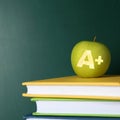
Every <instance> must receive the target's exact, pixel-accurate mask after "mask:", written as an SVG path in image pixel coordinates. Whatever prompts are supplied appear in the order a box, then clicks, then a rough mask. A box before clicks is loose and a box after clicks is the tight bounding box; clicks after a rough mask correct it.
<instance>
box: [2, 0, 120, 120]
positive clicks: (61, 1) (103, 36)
mask: <svg viewBox="0 0 120 120" xmlns="http://www.w3.org/2000/svg"><path fill="white" fill-rule="evenodd" d="M94 35H96V36H97V40H98V41H100V42H103V43H104V44H106V45H107V46H108V47H109V48H110V50H111V54H112V62H111V66H110V69H109V70H108V72H107V74H120V68H119V66H120V62H119V61H120V54H119V51H120V0H109V1H107V0H0V120H8V119H9V120H21V119H22V117H23V115H25V114H28V113H31V112H33V111H34V110H35V107H34V104H33V103H31V102H30V100H29V99H28V98H23V97H22V96H21V94H22V93H23V92H24V91H25V90H26V89H25V88H24V87H23V86H22V85H21V83H22V82H23V81H28V80H34V79H44V78H51V77H61V76H67V75H73V74H74V72H73V70H72V68H71V63H70V54H71V49H72V47H73V46H74V45H75V44H76V43H77V42H78V41H80V40H84V39H90V40H92V39H93V36H94Z"/></svg>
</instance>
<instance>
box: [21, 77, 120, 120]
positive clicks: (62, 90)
mask: <svg viewBox="0 0 120 120" xmlns="http://www.w3.org/2000/svg"><path fill="white" fill-rule="evenodd" d="M22 85H23V86H26V88H27V91H26V93H23V94H22V95H23V96H24V97H28V98H30V100H31V101H32V102H35V104H36V111H33V113H32V114H31V115H26V116H24V119H25V120H69V119H70V120H78V119H80V120H88V119H89V120H94V119H95V120H99V119H103V120H115V119H116V120H117V119H120V76H104V77H99V78H80V77H78V76H67V77H60V78H51V79H44V80H33V81H27V82H23V83H22Z"/></svg>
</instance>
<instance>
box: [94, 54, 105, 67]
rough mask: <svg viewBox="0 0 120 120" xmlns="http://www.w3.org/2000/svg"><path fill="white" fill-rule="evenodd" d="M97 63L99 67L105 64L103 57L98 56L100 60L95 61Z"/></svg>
mask: <svg viewBox="0 0 120 120" xmlns="http://www.w3.org/2000/svg"><path fill="white" fill-rule="evenodd" d="M95 62H97V63H98V65H100V64H101V63H103V59H102V57H101V56H98V58H97V59H95Z"/></svg>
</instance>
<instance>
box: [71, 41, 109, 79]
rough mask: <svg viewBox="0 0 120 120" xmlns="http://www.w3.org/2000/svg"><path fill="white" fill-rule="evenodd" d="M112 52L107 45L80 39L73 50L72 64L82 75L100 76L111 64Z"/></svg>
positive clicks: (75, 70)
mask: <svg viewBox="0 0 120 120" xmlns="http://www.w3.org/2000/svg"><path fill="white" fill-rule="evenodd" d="M110 62H111V54H110V50H109V49H108V47H107V46H105V45H104V44H102V43H99V42H95V41H80V42H79V43H77V44H76V45H75V46H74V47H73V49H72V52H71V64H72V68H73V70H74V72H75V73H76V74H77V75H78V76H80V77H99V76H102V75H104V74H105V73H106V71H107V70H108V68H109V66H110Z"/></svg>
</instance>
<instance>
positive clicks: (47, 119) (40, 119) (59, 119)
mask: <svg viewBox="0 0 120 120" xmlns="http://www.w3.org/2000/svg"><path fill="white" fill-rule="evenodd" d="M23 119H24V120H120V118H114V117H113V118H112V117H111V118H106V117H79V116H71V117H69V116H41V115H40V116H38V115H31V114H30V115H25V116H24V117H23Z"/></svg>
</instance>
